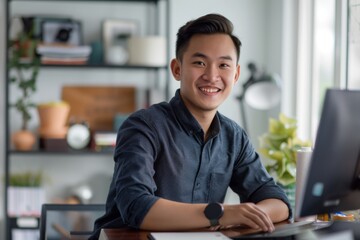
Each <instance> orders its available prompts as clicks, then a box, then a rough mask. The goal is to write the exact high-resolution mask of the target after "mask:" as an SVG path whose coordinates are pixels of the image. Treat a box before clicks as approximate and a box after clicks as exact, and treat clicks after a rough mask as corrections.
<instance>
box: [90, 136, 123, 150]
mask: <svg viewBox="0 0 360 240" xmlns="http://www.w3.org/2000/svg"><path fill="white" fill-rule="evenodd" d="M116 136H117V133H116V132H103V131H97V132H95V133H94V149H95V150H96V151H99V152H103V151H113V150H114V148H115V145H116Z"/></svg>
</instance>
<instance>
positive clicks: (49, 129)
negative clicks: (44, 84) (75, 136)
mask: <svg viewBox="0 0 360 240" xmlns="http://www.w3.org/2000/svg"><path fill="white" fill-rule="evenodd" d="M37 110H38V113H39V119H40V128H39V134H40V137H43V138H64V137H65V135H66V133H67V127H66V125H67V120H68V115H69V112H70V106H69V105H68V104H66V103H63V102H59V103H46V104H40V105H38V107H37Z"/></svg>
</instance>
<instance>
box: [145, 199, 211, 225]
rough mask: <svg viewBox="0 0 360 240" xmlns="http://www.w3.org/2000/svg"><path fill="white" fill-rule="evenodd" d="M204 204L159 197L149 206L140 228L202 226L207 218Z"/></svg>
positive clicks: (206, 221) (207, 222)
mask: <svg viewBox="0 0 360 240" xmlns="http://www.w3.org/2000/svg"><path fill="white" fill-rule="evenodd" d="M205 207H206V204H189V203H180V202H174V201H169V200H166V199H162V198H161V199H159V200H158V201H156V202H155V203H154V205H153V206H152V207H151V208H150V210H149V212H148V213H147V215H146V216H145V218H144V220H143V222H142V224H141V226H140V228H141V229H146V230H158V231H176V230H190V229H197V228H204V227H208V226H209V220H208V219H206V217H205V215H204V213H203V212H204V209H205Z"/></svg>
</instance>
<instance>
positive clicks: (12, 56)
mask: <svg viewBox="0 0 360 240" xmlns="http://www.w3.org/2000/svg"><path fill="white" fill-rule="evenodd" d="M31 36H32V34H31V31H21V32H20V33H19V34H18V37H17V38H16V39H15V40H11V41H10V48H9V71H10V73H9V79H10V83H11V84H15V85H16V86H17V88H18V90H19V91H20V95H19V97H18V99H17V100H16V101H15V102H14V103H11V104H10V106H11V107H14V108H15V109H16V110H17V111H18V112H19V113H20V115H21V120H22V124H21V129H20V130H19V131H17V132H15V133H14V134H13V136H12V141H13V144H14V146H15V149H16V150H21V151H27V150H31V149H32V148H33V145H34V143H35V136H34V134H33V133H32V132H31V131H29V129H28V127H29V126H28V124H29V121H30V119H31V113H30V110H31V108H34V107H36V105H35V104H34V103H33V102H32V101H31V96H32V95H33V93H34V92H35V91H36V79H37V76H38V72H39V66H40V59H39V57H38V56H36V55H35V48H36V45H37V41H36V40H34V39H32V37H31Z"/></svg>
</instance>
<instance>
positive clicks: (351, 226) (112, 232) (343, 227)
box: [99, 221, 360, 240]
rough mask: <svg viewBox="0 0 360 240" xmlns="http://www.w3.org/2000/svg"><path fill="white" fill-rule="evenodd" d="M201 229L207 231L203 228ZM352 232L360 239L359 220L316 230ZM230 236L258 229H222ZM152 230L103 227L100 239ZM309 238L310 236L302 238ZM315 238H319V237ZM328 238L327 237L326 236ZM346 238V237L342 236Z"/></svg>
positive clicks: (126, 238)
mask: <svg viewBox="0 0 360 240" xmlns="http://www.w3.org/2000/svg"><path fill="white" fill-rule="evenodd" d="M281 224H286V223H280V224H276V225H281ZM201 231H206V229H203V230H201ZM346 231H350V232H352V234H353V236H354V238H351V239H356V240H357V239H360V223H359V222H341V221H340V222H334V223H333V224H332V225H331V226H330V227H329V228H324V229H320V230H316V232H317V234H319V236H323V237H325V236H327V237H328V236H331V235H332V234H334V233H337V234H339V233H340V232H346ZM221 232H222V233H223V234H225V235H226V236H228V237H230V238H231V237H235V236H239V235H241V234H249V233H256V232H258V230H254V229H249V228H242V227H238V228H231V229H226V230H222V231H221ZM149 233H150V231H142V230H140V231H139V230H134V229H129V228H120V229H102V230H101V234H100V238H99V240H149V238H148V235H149ZM301 239H309V238H301ZM315 239H318V238H317V237H316V238H315ZM324 239H326V238H324ZM342 239H344V238H342Z"/></svg>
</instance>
